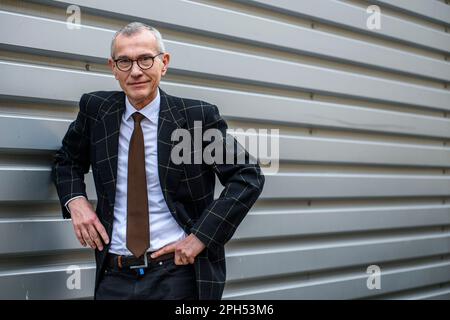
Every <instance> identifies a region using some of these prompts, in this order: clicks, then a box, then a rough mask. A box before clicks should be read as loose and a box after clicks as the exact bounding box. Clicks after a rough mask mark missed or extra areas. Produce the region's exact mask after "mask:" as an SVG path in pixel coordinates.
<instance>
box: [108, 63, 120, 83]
mask: <svg viewBox="0 0 450 320" xmlns="http://www.w3.org/2000/svg"><path fill="white" fill-rule="evenodd" d="M108 65H109V67H110V68H111V71H112V73H113V74H114V77H115V78H116V80H119V79H118V78H117V70H116V63H115V62H114V61H113V59H112V58H108Z"/></svg>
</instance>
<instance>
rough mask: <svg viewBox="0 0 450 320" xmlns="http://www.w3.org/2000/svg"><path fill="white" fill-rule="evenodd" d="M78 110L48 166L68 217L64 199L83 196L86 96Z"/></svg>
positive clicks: (86, 165) (86, 163) (86, 148)
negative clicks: (51, 163) (50, 165)
mask: <svg viewBox="0 0 450 320" xmlns="http://www.w3.org/2000/svg"><path fill="white" fill-rule="evenodd" d="M79 106H80V109H79V112H78V115H77V118H76V119H75V121H73V122H72V123H71V124H70V126H69V129H68V130H67V133H66V134H65V136H64V138H63V140H62V147H61V148H60V149H59V150H58V151H57V152H56V154H55V156H54V159H53V165H52V173H51V176H52V181H53V183H54V184H55V186H56V190H57V193H58V197H59V200H60V204H61V209H62V213H63V217H64V218H66V219H68V218H70V213H69V211H68V210H67V208H66V206H65V204H66V203H67V201H68V200H70V199H72V198H74V197H77V196H84V197H86V198H87V194H86V185H85V183H84V175H85V174H86V173H88V172H89V167H90V160H89V159H90V155H89V149H90V145H89V143H90V138H89V137H90V134H89V130H90V128H89V122H88V121H89V117H88V114H87V112H86V95H85V94H84V95H83V96H82V97H81V99H80V104H79Z"/></svg>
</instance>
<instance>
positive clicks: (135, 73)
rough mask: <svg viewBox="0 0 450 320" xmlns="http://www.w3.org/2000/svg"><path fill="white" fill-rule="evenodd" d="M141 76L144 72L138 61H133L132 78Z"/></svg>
mask: <svg viewBox="0 0 450 320" xmlns="http://www.w3.org/2000/svg"><path fill="white" fill-rule="evenodd" d="M141 74H142V70H141V68H140V67H139V66H138V64H137V61H133V64H132V65H131V76H132V77H134V78H136V77H139V76H140V75H141Z"/></svg>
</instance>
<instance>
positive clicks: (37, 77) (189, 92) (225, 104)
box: [0, 61, 450, 138]
mask: <svg viewBox="0 0 450 320" xmlns="http://www.w3.org/2000/svg"><path fill="white" fill-rule="evenodd" d="M0 72H1V74H3V75H4V79H5V81H2V82H1V86H0V95H3V96H10V95H11V96H16V97H21V98H23V99H28V100H29V99H40V100H51V101H63V102H66V103H70V104H74V103H78V101H79V98H80V96H81V94H82V93H84V92H90V91H94V90H100V89H103V90H118V89H119V88H118V85H117V84H116V82H115V80H114V78H113V76H112V75H104V74H100V73H95V72H81V71H74V70H70V69H62V68H49V67H46V68H42V67H39V66H34V65H29V64H18V63H9V62H1V61H0ZM6 79H8V81H6ZM22 79H29V80H30V81H31V82H34V81H36V82H37V81H39V86H30V87H27V88H25V87H23V86H22V85H21V83H22ZM42 79H45V81H43V80H42ZM0 81H1V79H0ZM72 83H77V86H76V87H74V86H73V85H72ZM162 85H163V87H164V88H167V90H169V91H170V92H174V94H179V95H182V96H188V97H192V98H198V99H202V100H207V101H211V102H212V103H216V104H217V105H218V106H219V108H220V110H221V111H222V113H223V115H224V116H226V117H228V118H235V119H242V120H247V121H261V122H267V120H268V119H270V121H271V122H273V123H283V124H289V125H293V126H296V125H301V126H307V127H310V126H314V127H329V128H339V129H349V130H350V129H352V130H363V131H374V132H382V133H400V134H409V135H417V136H430V137H445V138H449V137H450V125H449V122H450V120H448V119H446V118H437V117H429V116H422V115H416V114H410V113H404V112H393V111H384V110H377V109H373V108H364V107H363V106H362V107H354V106H347V105H343V104H337V103H327V102H319V101H311V100H303V99H293V98H288V97H282V96H274V95H267V94H259V93H251V92H244V91H236V90H224V89H219V88H210V87H202V86H194V85H185V84H179V83H168V82H164V81H163V82H162ZM49 93H51V96H50V95H49ZM243 105H245V106H246V108H242V106H243ZM274 106H276V108H277V112H276V113H274V112H273V110H272V109H273V107H274Z"/></svg>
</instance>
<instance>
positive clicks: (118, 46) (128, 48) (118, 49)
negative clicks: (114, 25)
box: [115, 30, 158, 58]
mask: <svg viewBox="0 0 450 320" xmlns="http://www.w3.org/2000/svg"><path fill="white" fill-rule="evenodd" d="M157 47H158V46H157V42H156V37H155V35H154V34H153V33H151V32H150V31H149V30H141V31H139V32H137V33H135V34H133V35H131V36H126V35H123V34H120V35H118V36H117V37H116V41H115V56H116V57H119V56H127V57H130V58H133V57H135V56H138V55H140V54H144V53H151V54H156V53H157V51H158V50H157Z"/></svg>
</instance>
